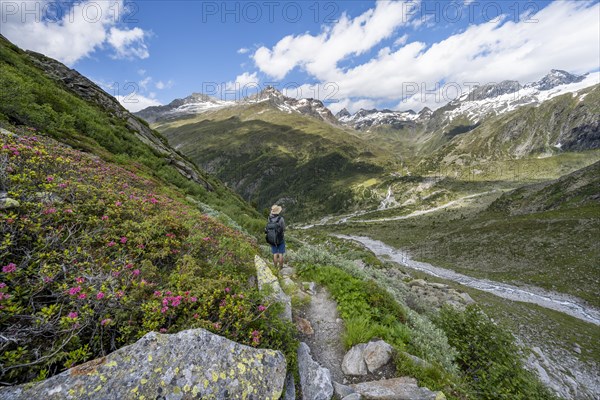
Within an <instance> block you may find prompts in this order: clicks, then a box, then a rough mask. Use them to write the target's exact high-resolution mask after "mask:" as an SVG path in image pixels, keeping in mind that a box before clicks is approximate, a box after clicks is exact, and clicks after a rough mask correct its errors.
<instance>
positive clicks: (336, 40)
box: [253, 1, 410, 79]
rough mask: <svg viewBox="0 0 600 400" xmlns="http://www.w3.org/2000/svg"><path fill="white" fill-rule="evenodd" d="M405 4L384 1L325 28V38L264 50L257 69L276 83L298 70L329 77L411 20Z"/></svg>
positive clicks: (292, 39)
mask: <svg viewBox="0 0 600 400" xmlns="http://www.w3.org/2000/svg"><path fill="white" fill-rule="evenodd" d="M408 11H409V10H408V7H407V6H406V5H405V4H404V3H403V2H396V1H381V2H378V3H377V5H376V6H375V8H374V9H370V10H368V11H366V12H365V13H363V14H361V15H359V16H357V17H356V18H354V19H350V18H349V17H348V16H347V15H346V14H343V15H342V16H341V17H340V19H339V21H338V22H337V23H335V24H334V25H332V26H330V27H325V28H324V29H323V31H322V32H321V34H319V35H318V36H313V35H310V34H308V33H306V34H303V35H299V36H291V35H290V36H286V37H284V38H283V39H281V40H280V41H279V42H278V43H277V44H276V45H275V46H274V47H273V48H272V49H268V48H266V47H264V46H263V47H260V48H259V49H258V50H256V52H255V53H254V55H253V58H254V61H255V63H256V65H257V67H258V68H259V69H260V70H261V71H262V72H264V73H266V74H268V75H269V76H271V77H273V78H275V79H282V78H284V77H285V76H286V75H287V74H288V73H289V72H290V71H291V70H292V69H294V68H295V67H301V68H304V69H305V70H306V71H307V72H308V73H310V74H311V75H314V76H320V77H321V76H325V75H327V74H328V72H329V71H332V70H335V69H336V66H337V63H338V62H339V61H341V60H343V59H344V58H346V57H348V56H357V55H361V54H364V53H365V52H367V51H368V50H370V49H371V48H372V47H373V46H375V45H376V44H378V43H380V42H381V41H382V40H384V39H386V38H389V37H390V36H391V35H392V34H393V33H394V31H395V30H396V29H397V28H398V27H400V26H402V25H404V24H406V23H407V22H408V20H409V19H410V16H409V15H408Z"/></svg>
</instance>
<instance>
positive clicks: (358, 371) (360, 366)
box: [342, 343, 369, 376]
mask: <svg viewBox="0 0 600 400" xmlns="http://www.w3.org/2000/svg"><path fill="white" fill-rule="evenodd" d="M366 347H367V344H366V343H360V344H357V345H356V346H354V347H352V348H351V349H350V350H349V351H348V352H347V353H346V355H345V356H344V359H343V360H342V371H344V374H345V375H350V376H359V375H367V373H368V372H369V371H368V370H367V364H366V363H365V359H364V356H363V354H364V351H365V348H366Z"/></svg>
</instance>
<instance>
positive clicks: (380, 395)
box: [351, 377, 446, 400]
mask: <svg viewBox="0 0 600 400" xmlns="http://www.w3.org/2000/svg"><path fill="white" fill-rule="evenodd" d="M351 387H352V388H353V389H354V390H356V392H357V393H359V394H360V395H361V396H362V397H363V398H364V399H368V400H445V399H446V396H445V395H444V393H442V392H432V391H431V390H429V389H427V388H421V387H419V385H417V380H416V379H414V378H408V377H402V378H394V379H383V380H380V381H373V382H363V383H358V384H356V385H351Z"/></svg>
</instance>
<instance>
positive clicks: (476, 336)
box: [436, 306, 554, 400]
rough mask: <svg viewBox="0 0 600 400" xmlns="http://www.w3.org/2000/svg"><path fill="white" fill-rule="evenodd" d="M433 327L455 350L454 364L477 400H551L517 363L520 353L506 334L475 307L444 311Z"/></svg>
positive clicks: (529, 374) (447, 308)
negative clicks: (437, 328)
mask: <svg viewBox="0 0 600 400" xmlns="http://www.w3.org/2000/svg"><path fill="white" fill-rule="evenodd" d="M436 322H437V324H438V325H439V326H440V327H441V328H442V329H443V330H444V332H445V333H446V335H447V336H448V341H449V343H450V345H452V346H453V347H454V348H455V349H457V350H458V356H457V359H456V362H457V363H458V365H459V367H460V369H461V371H462V373H463V376H464V377H465V378H466V380H467V382H468V384H469V386H470V389H471V390H472V393H473V394H476V396H477V398H478V399H483V400H488V399H490V400H491V399H499V398H510V399H515V400H530V399H552V398H554V396H552V395H551V394H550V392H549V390H548V389H546V388H545V387H544V386H543V385H542V384H541V383H540V382H539V381H538V380H537V379H536V377H535V376H534V375H533V373H531V372H529V371H526V370H525V369H524V368H523V364H522V362H521V360H520V357H519V355H520V349H519V347H518V346H516V345H515V343H514V338H513V336H512V335H511V334H510V332H509V331H508V330H506V329H505V328H502V327H500V326H498V325H497V324H496V323H494V322H493V321H492V320H490V319H489V317H488V316H487V315H486V314H485V313H483V312H482V311H481V309H479V308H478V307H477V306H469V307H467V309H466V310H465V311H458V310H456V309H454V308H451V307H444V308H443V309H442V310H441V312H440V314H439V317H438V318H437V321H436Z"/></svg>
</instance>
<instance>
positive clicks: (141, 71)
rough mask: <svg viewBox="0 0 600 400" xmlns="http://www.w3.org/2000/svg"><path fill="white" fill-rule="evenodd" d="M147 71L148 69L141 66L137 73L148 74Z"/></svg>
mask: <svg viewBox="0 0 600 400" xmlns="http://www.w3.org/2000/svg"><path fill="white" fill-rule="evenodd" d="M146 72H147V71H146V70H145V69H143V68H140V69H138V71H137V73H138V74H139V75H140V76H144V75H146Z"/></svg>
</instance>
